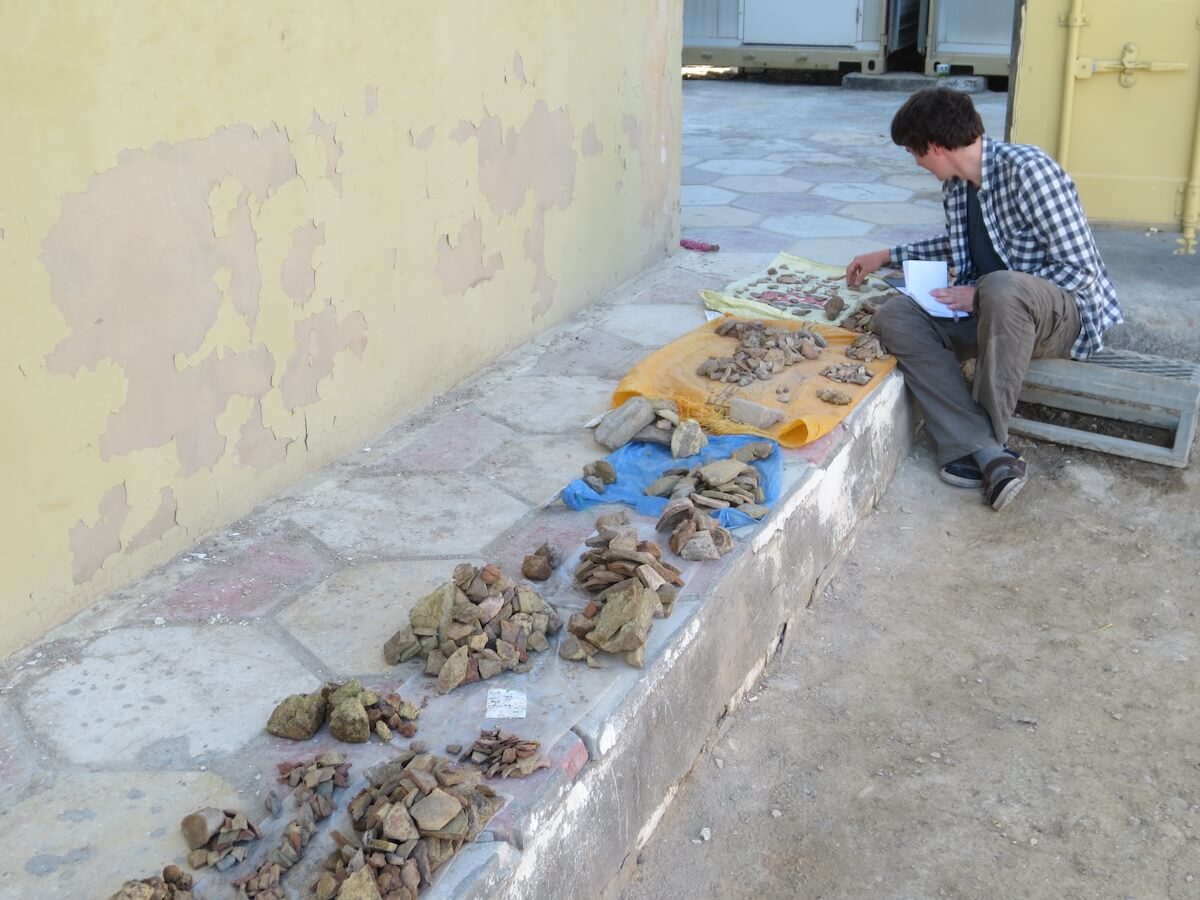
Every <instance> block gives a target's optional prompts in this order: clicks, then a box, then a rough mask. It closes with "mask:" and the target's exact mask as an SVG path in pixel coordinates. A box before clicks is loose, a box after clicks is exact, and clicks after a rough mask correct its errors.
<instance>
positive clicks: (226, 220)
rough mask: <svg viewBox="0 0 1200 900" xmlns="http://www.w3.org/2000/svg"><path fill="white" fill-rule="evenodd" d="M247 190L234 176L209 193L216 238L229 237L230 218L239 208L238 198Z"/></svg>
mask: <svg viewBox="0 0 1200 900" xmlns="http://www.w3.org/2000/svg"><path fill="white" fill-rule="evenodd" d="M245 190H246V189H245V187H244V186H243V185H242V183H241V182H240V181H238V180H237V179H236V178H234V177H233V176H232V175H226V176H225V177H224V178H222V179H221V180H220V181H219V182H218V183H217V184H216V186H214V187H213V189H212V190H211V191H209V192H208V208H209V210H210V211H211V212H212V221H213V226H212V228H213V236H214V237H218V238H223V237H228V236H229V228H230V218H231V217H232V216H233V211H234V210H235V209H236V208H237V205H238V198H239V197H241V196H242V194H243V193H244V192H245Z"/></svg>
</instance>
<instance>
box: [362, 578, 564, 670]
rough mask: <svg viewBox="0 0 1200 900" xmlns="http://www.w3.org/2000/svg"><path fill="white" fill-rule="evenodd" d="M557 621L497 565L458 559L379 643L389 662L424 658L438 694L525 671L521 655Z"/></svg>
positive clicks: (538, 644)
mask: <svg viewBox="0 0 1200 900" xmlns="http://www.w3.org/2000/svg"><path fill="white" fill-rule="evenodd" d="M561 627H562V620H561V619H559V617H558V613H557V612H556V611H555V609H554V607H553V606H551V605H550V604H549V603H547V602H546V601H545V600H543V599H542V596H541V594H539V593H538V592H537V591H535V590H534V589H533V588H532V587H530V586H529V585H527V584H518V583H515V582H513V581H512V580H511V579H509V578H508V577H507V576H506V575H505V574H504V573H503V572H501V571H500V568H499V567H498V566H494V565H487V566H482V567H479V568H476V567H475V566H472V565H471V564H470V563H461V564H460V565H458V566H456V567H455V569H454V576H453V578H452V579H451V580H450V581H447V582H446V583H445V584H443V585H441V586H440V587H439V588H438V589H437V590H435V591H434V592H433V593H432V594H430V595H429V596H427V597H425V598H424V599H422V600H420V601H418V602H417V603H416V605H415V606H413V608H412V610H411V611H410V613H409V624H408V625H405V626H404V627H402V628H401V629H400V630H399V631H397V632H396V633H395V634H394V635H392V636H391V637H390V638H389V639H388V641H387V643H386V644H384V647H383V655H384V658H385V659H386V660H387V662H388V663H389V664H391V665H395V664H396V663H401V662H404V661H406V660H409V659H412V658H413V657H418V656H419V657H421V658H422V659H424V660H425V674H427V675H435V676H437V689H438V693H439V694H447V693H449V692H450V691H452V690H454V689H455V688H456V687H458V686H459V685H461V684H470V683H471V682H474V681H480V680H483V681H486V680H488V679H489V678H494V677H495V676H497V675H499V674H500V673H501V672H503V671H507V670H512V671H514V672H528V671H529V668H530V663H529V654H530V653H531V652H538V651H541V650H545V649H546V648H547V647H549V646H550V642H549V641H548V640H547V637H546V636H547V635H553V634H556V633H557V632H558V630H559V629H560V628H561Z"/></svg>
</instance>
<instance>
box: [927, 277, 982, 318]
mask: <svg viewBox="0 0 1200 900" xmlns="http://www.w3.org/2000/svg"><path fill="white" fill-rule="evenodd" d="M929 296H931V297H933V299H934V300H940V301H941V302H942V303H945V304H946V305H947V306H948V307H950V308H951V309H955V310H958V311H959V312H965V313H973V312H975V285H973V284H959V285H955V286H954V287H946V288H934V289H933V290H932V291H930V292H929Z"/></svg>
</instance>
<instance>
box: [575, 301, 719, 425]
mask: <svg viewBox="0 0 1200 900" xmlns="http://www.w3.org/2000/svg"><path fill="white" fill-rule="evenodd" d="M704 321H705V319H704V308H703V307H702V306H700V304H699V303H693V304H683V303H647V304H644V305H643V304H639V305H630V306H618V307H616V308H615V309H612V310H610V311H609V312H607V313H605V314H604V316H603V317H602V318H601V319H599V320H597V322H596V327H598V328H603V329H604V330H605V331H611V332H612V333H613V334H615V335H619V336H620V337H623V338H626V339H628V340H631V341H637V342H638V343H639V344H644V345H645V346H647V347H661V346H663V345H664V344H669V343H671V341H673V340H675V338H677V337H679V336H680V335H681V334H685V333H686V332H689V331H691V330H692V329H693V328H695V327H696V326H697V325H700V324H702V323H703V322H704ZM613 387H614V385H613V384H612V383H611V382H606V390H607V394H606V398H605V402H604V404H603V405H602V406H601V407H600V409H601V410H605V409H608V398H610V397H611V396H612V389H613ZM590 418H591V415H587V416H585V418H584V421H587V419H590Z"/></svg>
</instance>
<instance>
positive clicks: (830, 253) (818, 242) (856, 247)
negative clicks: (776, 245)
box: [787, 236, 887, 266]
mask: <svg viewBox="0 0 1200 900" xmlns="http://www.w3.org/2000/svg"><path fill="white" fill-rule="evenodd" d="M885 246H887V245H886V244H884V243H881V242H879V241H877V240H875V239H874V236H872V238H871V239H869V240H863V239H862V238H854V237H849V238H838V237H816V238H804V239H803V240H799V241H796V243H794V244H792V246H790V247H788V248H787V250H788V252H789V253H791V254H794V255H795V256H803V257H804V258H805V259H811V260H814V261H815V262H819V263H825V264H826V265H828V266H844V265H846V264H847V263H848V262H850V260H852V259H854V257H856V256H858V254H860V253H867V252H869V251H871V250H880V249H882V248H883V247H885Z"/></svg>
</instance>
